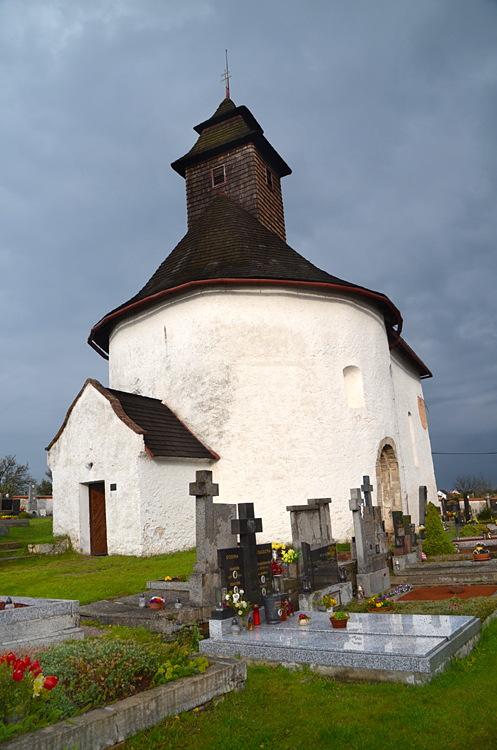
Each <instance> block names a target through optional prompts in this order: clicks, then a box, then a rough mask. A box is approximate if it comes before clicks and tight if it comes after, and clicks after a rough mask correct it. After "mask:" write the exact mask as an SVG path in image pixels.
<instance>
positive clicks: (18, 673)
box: [12, 669, 24, 682]
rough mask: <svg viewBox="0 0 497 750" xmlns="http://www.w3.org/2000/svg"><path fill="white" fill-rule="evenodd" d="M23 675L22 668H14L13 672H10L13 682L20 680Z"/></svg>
mask: <svg viewBox="0 0 497 750" xmlns="http://www.w3.org/2000/svg"><path fill="white" fill-rule="evenodd" d="M23 677H24V672H23V671H22V669H14V672H13V674H12V679H13V680H14V681H15V682H21V680H22V678H23Z"/></svg>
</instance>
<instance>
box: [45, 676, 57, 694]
mask: <svg viewBox="0 0 497 750" xmlns="http://www.w3.org/2000/svg"><path fill="white" fill-rule="evenodd" d="M58 681H59V678H58V677H54V676H53V675H50V676H49V677H45V681H44V683H43V687H44V688H45V690H52V689H53V688H54V687H55V686H56V684H57V683H58Z"/></svg>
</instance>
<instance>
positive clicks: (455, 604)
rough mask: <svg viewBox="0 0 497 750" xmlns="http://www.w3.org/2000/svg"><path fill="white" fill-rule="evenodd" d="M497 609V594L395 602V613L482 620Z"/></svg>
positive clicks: (360, 608) (356, 607)
mask: <svg viewBox="0 0 497 750" xmlns="http://www.w3.org/2000/svg"><path fill="white" fill-rule="evenodd" d="M343 609H344V610H345V611H346V612H367V611H368V609H367V604H366V603H362V604H359V603H358V602H357V601H351V602H349V604H347V605H346V606H345V607H343ZM496 609H497V596H475V597H474V598H473V599H459V598H458V597H457V596H453V597H452V598H451V599H438V600H436V601H431V602H395V603H394V605H393V609H392V614H394V615H460V616H466V617H479V618H480V619H481V620H482V622H483V621H484V620H486V619H487V617H488V616H489V615H491V614H492V613H493V612H495V610H496ZM375 614H376V615H377V616H378V617H387V616H388V613H387V612H384V613H381V612H377V613H375ZM496 747H497V745H496Z"/></svg>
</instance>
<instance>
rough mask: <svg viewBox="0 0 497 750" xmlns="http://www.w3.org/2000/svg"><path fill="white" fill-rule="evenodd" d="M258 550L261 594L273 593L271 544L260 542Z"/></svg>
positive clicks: (258, 574) (258, 575) (258, 573)
mask: <svg viewBox="0 0 497 750" xmlns="http://www.w3.org/2000/svg"><path fill="white" fill-rule="evenodd" d="M256 551H257V577H258V579H259V589H260V592H261V596H266V594H270V593H271V562H272V549H271V545H270V544H258V545H257V547H256Z"/></svg>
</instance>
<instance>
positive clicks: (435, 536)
mask: <svg viewBox="0 0 497 750" xmlns="http://www.w3.org/2000/svg"><path fill="white" fill-rule="evenodd" d="M425 534H426V539H425V540H424V542H423V552H424V553H425V554H426V555H428V556H429V557H433V556H434V555H450V554H452V553H453V552H455V549H454V545H453V544H452V542H451V541H450V539H449V537H448V536H447V534H446V533H445V531H444V530H443V526H442V522H441V520H440V518H439V515H438V513H437V509H436V508H435V506H434V505H433V503H428V509H427V511H426V522H425Z"/></svg>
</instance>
